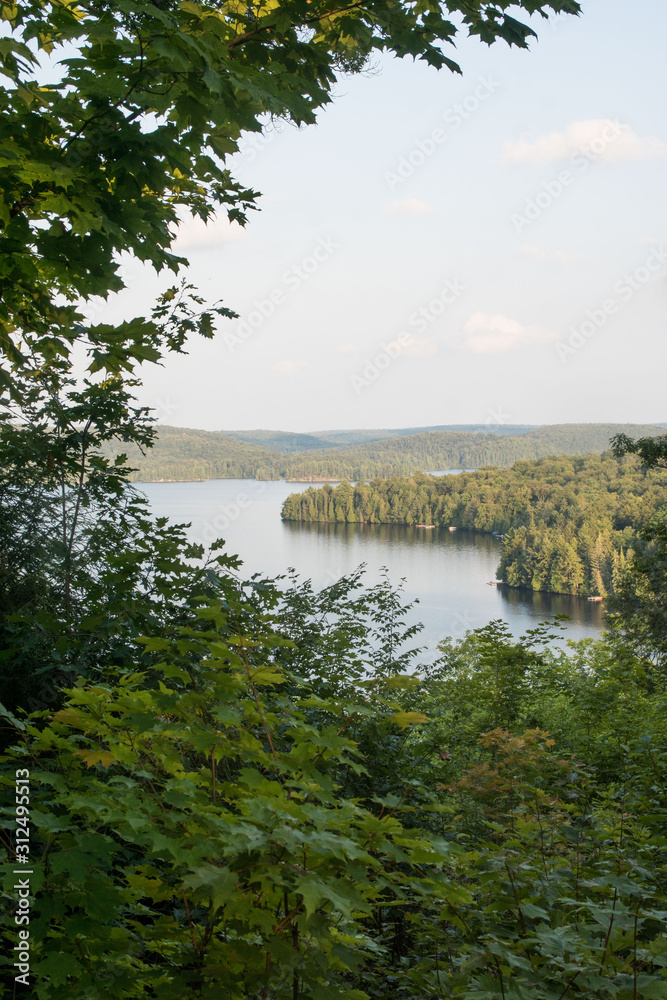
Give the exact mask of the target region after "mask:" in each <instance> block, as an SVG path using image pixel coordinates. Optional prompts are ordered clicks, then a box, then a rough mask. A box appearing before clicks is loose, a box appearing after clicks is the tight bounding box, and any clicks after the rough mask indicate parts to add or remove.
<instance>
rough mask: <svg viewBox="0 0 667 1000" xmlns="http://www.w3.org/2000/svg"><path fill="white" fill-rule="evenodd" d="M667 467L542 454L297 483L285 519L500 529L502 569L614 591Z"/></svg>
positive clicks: (514, 580)
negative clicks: (366, 478)
mask: <svg viewBox="0 0 667 1000" xmlns="http://www.w3.org/2000/svg"><path fill="white" fill-rule="evenodd" d="M665 487H667V472H664V473H663V472H661V473H659V474H658V473H655V472H654V473H652V474H651V475H650V476H647V475H646V473H645V472H644V471H643V470H642V466H641V465H640V463H639V461H638V460H637V459H636V458H634V457H632V458H631V457H626V458H615V457H613V456H612V455H611V453H605V454H604V455H603V456H599V455H588V456H586V457H579V458H577V457H575V458H568V457H565V456H562V457H560V458H545V459H539V460H538V461H533V462H516V463H515V464H514V465H513V466H512V468H511V469H498V468H487V469H481V470H479V471H477V472H466V473H462V474H461V475H458V476H432V475H425V474H420V475H416V476H412V477H410V478H402V477H397V476H394V477H391V478H389V479H375V480H373V481H372V482H371V483H365V482H360V483H357V485H356V486H352V485H351V484H350V483H349V482H342V483H341V484H340V485H339V486H337V487H335V488H334V487H332V486H330V485H325V486H323V487H322V488H321V489H315V488H312V487H311V488H310V489H308V490H306V491H305V492H304V493H293V494H291V495H290V496H289V497H288V498H287V499H286V500H285V503H284V505H283V510H282V517H283V519H284V520H288V521H322V522H347V523H359V524H407V525H425V526H427V527H431V526H433V527H450V526H451V527H456V528H466V529H469V530H475V531H485V532H496V533H498V534H501V535H503V536H504V539H503V540H502V554H501V559H500V565H499V567H498V572H497V576H498V579H499V580H504V581H505V582H506V583H507V584H509V585H510V586H512V587H528V588H530V589H532V590H541V591H547V592H552V593H559V594H582V595H599V596H605V595H607V594H609V593H613V592H614V591H615V590H616V589H617V588H618V584H619V581H620V578H621V576H622V571H623V569H624V567H625V566H626V564H627V562H628V559H629V558H630V557H631V555H632V552H633V550H634V546H635V543H636V535H637V531H639V530H641V529H642V528H643V527H644V526H646V525H647V524H648V523H649V522H650V520H651V518H652V517H653V516H654V515H655V514H656V512H657V511H658V510H659V509H660V508H661V506H662V505H663V504H664V503H665V496H666V494H665Z"/></svg>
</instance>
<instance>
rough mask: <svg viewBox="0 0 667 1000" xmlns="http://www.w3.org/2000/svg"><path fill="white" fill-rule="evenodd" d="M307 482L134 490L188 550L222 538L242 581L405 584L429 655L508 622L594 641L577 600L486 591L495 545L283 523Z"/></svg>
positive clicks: (582, 602)
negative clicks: (352, 577)
mask: <svg viewBox="0 0 667 1000" xmlns="http://www.w3.org/2000/svg"><path fill="white" fill-rule="evenodd" d="M309 485H311V484H309V483H285V482H256V481H255V480H249V479H213V480H209V481H207V482H202V483H140V484H138V488H139V489H140V490H141V491H142V492H143V493H145V495H146V496H147V497H148V499H149V501H150V503H151V506H152V508H153V510H154V512H155V514H156V515H159V516H167V517H169V518H170V520H171V521H175V522H179V523H183V522H191V528H190V529H189V530H188V534H189V537H190V538H191V539H192V540H193V541H198V542H203V543H205V544H209V543H210V542H212V541H213V540H214V539H216V538H220V537H221V538H224V539H225V541H226V543H227V545H226V548H227V551H228V552H229V553H233V554H235V555H238V556H239V557H240V558H241V559H242V560H243V568H242V572H243V574H244V575H245V576H250V575H251V574H252V573H262V574H264V575H266V576H277V575H279V574H281V573H285V572H286V570H287V569H288V568H289V567H294V569H296V571H297V572H298V573H299V575H300V576H302V577H303V578H305V579H311V580H312V581H313V583H314V584H315V585H316V586H318V587H322V586H326V585H327V584H330V583H332V582H333V581H334V580H337V579H338V578H339V577H340V576H342V575H344V574H346V573H349V572H351V571H352V570H354V569H356V567H357V566H359V564H360V563H365V564H366V566H367V577H366V579H367V582H368V583H377V582H378V581H379V579H380V572H381V569H382V567H384V566H386V567H387V569H388V570H389V576H390V579H391V581H392V582H393V583H394V584H398V583H399V582H400V581H401V579H402V578H404V579H405V583H404V585H403V586H404V594H405V597H406V600H408V601H414V600H418V601H419V603H418V605H417V606H416V608H414V609H413V611H412V612H411V614H410V621H411V622H412V621H420V622H422V623H423V625H424V630H423V632H422V633H421V637H420V642H421V643H422V644H423V645H426V646H428V647H429V648H430V649H434V648H435V646H436V645H437V643H438V642H439V641H440V640H441V639H442V638H443V637H445V636H453V637H455V638H460V637H461V636H462V635H463V634H464V633H465V632H466V631H467V630H468V629H471V628H479V627H480V626H482V625H485V624H486V623H487V622H489V621H491V620H492V619H498V618H500V619H503V620H504V621H506V622H507V623H508V625H509V627H510V629H511V631H512V633H513V634H514V635H517V636H518V635H520V634H522V633H523V632H525V630H526V629H528V628H532V627H533V626H535V625H536V624H538V623H539V622H543V621H549V620H551V619H552V617H553V615H555V614H566V615H569V616H570V621H569V622H568V623H565V624H566V631H565V632H564V633H563V636H564V638H570V639H581V638H584V637H593V638H596V637H598V636H599V634H600V630H601V628H602V617H603V612H602V607H601V606H600V605H599V604H594V603H592V602H590V601H587V600H586V599H585V598H576V597H568V596H564V595H562V596H561V595H555V594H554V595H550V594H535V593H532V592H529V591H519V590H513V589H511V588H510V587H505V586H502V585H501V586H498V587H490V586H488V581H490V580H494V579H495V573H496V567H497V565H498V562H499V560H500V548H501V544H500V542H498V541H496V540H495V539H493V538H492V537H491V536H490V535H486V534H482V533H480V532H471V531H461V530H459V531H448V530H447V529H446V528H434V529H432V530H426V529H424V528H416V527H413V526H409V525H394V524H375V525H360V524H296V523H292V522H285V521H281V519H280V509H281V506H282V502H283V500H284V499H285V497H287V496H288V494H290V493H294V492H296V491H297V490H298V491H301V490H305V489H307V488H308V486H309Z"/></svg>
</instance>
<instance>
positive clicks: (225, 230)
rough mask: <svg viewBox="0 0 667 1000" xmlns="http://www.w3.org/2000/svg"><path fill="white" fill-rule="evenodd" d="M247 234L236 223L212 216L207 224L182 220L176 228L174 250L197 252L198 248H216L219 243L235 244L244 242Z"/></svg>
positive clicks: (190, 217)
mask: <svg viewBox="0 0 667 1000" xmlns="http://www.w3.org/2000/svg"><path fill="white" fill-rule="evenodd" d="M247 235H248V234H247V232H246V230H245V229H244V228H243V226H239V224H238V222H230V221H229V219H227V218H226V217H223V218H222V219H219V218H217V217H215V216H213V217H212V218H211V219H210V220H209V221H208V223H206V222H204V220H203V219H196V218H195V219H193V218H192V216H188V217H187V218H184V219H183V221H182V222H181V223H180V224H179V226H178V235H177V237H176V242H175V243H174V250H175V252H176V253H178V252H179V251H181V250H198V249H199V248H200V247H208V246H216V245H218V244H221V243H236V242H237V241H238V240H244V239H246V237H247Z"/></svg>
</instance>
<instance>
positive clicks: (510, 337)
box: [463, 312, 558, 354]
mask: <svg viewBox="0 0 667 1000" xmlns="http://www.w3.org/2000/svg"><path fill="white" fill-rule="evenodd" d="M463 330H464V332H465V333H466V334H467V336H466V339H465V340H464V342H463V347H464V348H465V349H466V350H468V351H472V352H473V354H499V353H501V352H503V351H515V350H517V349H518V348H519V347H529V346H530V345H532V344H543V343H547V342H551V341H554V340H558V334H557V333H553V332H552V331H551V330H547V329H545V327H543V326H522V324H521V323H517V321H516V320H514V319H509V317H507V316H502V315H501V314H500V313H496V314H494V315H490V314H489V313H483V312H476V313H473V315H472V316H471V317H470V319H469V320H468V321H467V322H466V324H465V326H464V327H463Z"/></svg>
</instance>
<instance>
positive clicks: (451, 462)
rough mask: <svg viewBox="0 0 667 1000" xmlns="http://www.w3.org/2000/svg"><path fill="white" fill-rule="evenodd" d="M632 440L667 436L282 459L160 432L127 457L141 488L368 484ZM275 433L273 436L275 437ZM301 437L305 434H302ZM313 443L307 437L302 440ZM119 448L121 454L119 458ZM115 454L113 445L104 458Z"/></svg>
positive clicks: (538, 434)
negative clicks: (204, 483) (242, 482)
mask: <svg viewBox="0 0 667 1000" xmlns="http://www.w3.org/2000/svg"><path fill="white" fill-rule="evenodd" d="M621 432H622V433H625V434H628V435H629V436H630V437H650V436H652V435H653V436H657V435H660V434H664V428H661V427H658V426H651V425H645V424H556V425H553V426H550V427H538V428H536V429H534V430H530V431H526V432H524V433H519V434H514V435H504V436H501V435H498V434H494V433H485V434H481V433H478V432H476V431H470V430H468V431H460V430H459V431H429V432H426V433H422V434H405V435H397V436H395V437H392V438H388V439H386V438H385V439H383V440H376V441H369V442H366V443H364V444H361V445H358V446H357V447H341V445H340V444H339V445H338V446H334V447H331V448H322V447H318V448H314V449H312V450H309V451H300V452H292V453H289V454H278V453H277V452H276V451H275V450H273V449H269V448H268V447H262V446H261V445H259V444H256V443H252V442H247V441H243V440H241V439H239V438H238V437H234V436H232V435H229V434H222V433H218V432H215V431H200V430H190V429H187V428H181V427H160V429H159V436H158V440H157V443H156V445H155V447H154V448H153V449H152V450H151V451H150V452H149V453H148V454H147V455H145V456H144V455H142V454H141V453H140V452H139V450H138V449H130V448H127V449H124V450H126V451H127V455H128V459H129V462H130V464H131V465H132V466H133V467H135V468H136V469H137V472H136V473H135V475H134V477H133V478H134V479H135V481H137V482H156V481H165V480H193V479H194V480H199V479H289V480H295V481H306V482H318V481H319V482H321V481H324V480H338V479H349V480H362V479H364V480H367V479H374V478H377V477H387V476H394V475H403V476H409V475H412V474H413V473H415V472H419V471H423V472H430V471H439V470H443V469H465V468H467V469H479V468H482V467H483V466H489V465H495V466H500V467H503V468H508V467H509V466H511V465H512V464H513V463H514V462H516V461H517V460H519V459H536V458H544V457H547V456H550V455H586V454H593V453H594V454H601V453H602V452H603V451H606V450H607V449H608V447H609V439H610V438H611V437H612V436H613V435H614V434H618V433H621ZM269 433H271V432H269ZM343 433H344V432H343ZM298 436H300V435H298ZM303 436H304V437H307V436H308V435H303ZM118 450H120V449H117V451H118ZM105 453H106V454H107V455H108V456H109V457H111V456H112V455H113V454H116V451H114V450H113V449H112V448H111V446H109V447H108V449H107V450H106V452H105Z"/></svg>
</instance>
